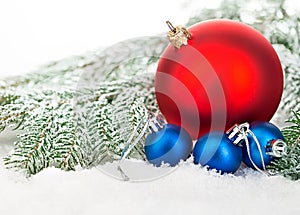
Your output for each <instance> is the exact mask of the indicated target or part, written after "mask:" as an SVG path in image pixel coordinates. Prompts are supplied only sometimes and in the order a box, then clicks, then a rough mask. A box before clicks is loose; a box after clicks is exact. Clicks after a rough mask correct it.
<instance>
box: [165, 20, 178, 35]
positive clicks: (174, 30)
mask: <svg viewBox="0 0 300 215" xmlns="http://www.w3.org/2000/svg"><path fill="white" fill-rule="evenodd" d="M166 23H167V25H168V27H169V28H170V30H171V31H173V32H174V33H176V28H174V26H173V25H172V23H171V22H170V21H166Z"/></svg>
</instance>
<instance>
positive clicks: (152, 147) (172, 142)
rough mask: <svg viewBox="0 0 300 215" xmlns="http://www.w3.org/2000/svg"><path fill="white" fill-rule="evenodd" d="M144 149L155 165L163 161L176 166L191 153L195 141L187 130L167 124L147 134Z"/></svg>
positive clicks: (149, 159) (148, 158)
mask: <svg viewBox="0 0 300 215" xmlns="http://www.w3.org/2000/svg"><path fill="white" fill-rule="evenodd" d="M157 128H158V127H157ZM144 149H145V153H146V157H147V160H148V161H149V162H150V163H152V164H154V165H155V166H160V165H161V164H162V162H163V163H167V164H170V165H171V166H176V165H177V164H178V163H179V162H180V160H186V159H187V158H188V156H189V155H190V154H191V152H192V150H193V142H192V139H191V137H190V135H189V134H188V133H187V132H186V130H184V129H183V128H181V127H180V126H177V125H173V124H166V125H164V127H162V128H158V130H157V131H154V132H153V133H150V134H149V135H148V136H147V138H146V142H145V146H144Z"/></svg>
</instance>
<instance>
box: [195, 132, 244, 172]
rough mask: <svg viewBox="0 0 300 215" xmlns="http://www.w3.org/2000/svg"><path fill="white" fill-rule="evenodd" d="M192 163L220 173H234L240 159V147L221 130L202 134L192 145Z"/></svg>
mask: <svg viewBox="0 0 300 215" xmlns="http://www.w3.org/2000/svg"><path fill="white" fill-rule="evenodd" d="M193 155H194V163H195V164H201V165H202V166H208V167H209V169H216V170H218V171H221V173H234V172H235V171H236V170H237V169H238V168H239V166H240V164H241V161H242V148H241V147H239V146H236V145H234V144H233V143H232V142H231V141H230V140H229V139H228V138H227V136H226V135H225V134H224V133H223V132H211V133H209V134H206V135H204V136H202V137H201V138H200V139H199V140H198V141H197V142H196V145H195V147H194V152H193Z"/></svg>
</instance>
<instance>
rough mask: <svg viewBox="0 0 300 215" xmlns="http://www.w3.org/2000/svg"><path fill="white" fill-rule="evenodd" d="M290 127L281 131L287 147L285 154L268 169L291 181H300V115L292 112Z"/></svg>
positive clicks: (288, 121) (289, 121)
mask: <svg viewBox="0 0 300 215" xmlns="http://www.w3.org/2000/svg"><path fill="white" fill-rule="evenodd" d="M287 123H289V124H290V125H289V126H287V127H285V128H284V129H283V130H282V133H283V135H284V138H285V141H286V143H287V145H288V148H287V154H286V155H284V156H283V157H282V158H280V159H276V160H275V161H273V162H272V163H271V165H270V166H269V167H268V169H269V170H270V171H271V172H273V173H275V174H280V175H283V176H285V177H288V178H290V179H292V180H298V179H300V113H299V112H293V116H292V117H291V118H290V119H289V120H287Z"/></svg>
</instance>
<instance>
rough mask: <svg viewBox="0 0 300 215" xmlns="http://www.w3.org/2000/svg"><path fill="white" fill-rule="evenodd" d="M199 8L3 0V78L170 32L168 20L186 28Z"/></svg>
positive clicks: (157, 1)
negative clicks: (112, 46)
mask: <svg viewBox="0 0 300 215" xmlns="http://www.w3.org/2000/svg"><path fill="white" fill-rule="evenodd" d="M201 2H202V1H201ZM218 2H219V1H216V0H214V1H209V3H207V2H206V3H205V6H215V5H217V4H218ZM197 4H198V7H199V5H201V3H199V2H198V3H196V1H193V2H191V0H185V1H184V0H176V1H174V0H173V1H172V0H164V1H161V0H151V1H143V0H105V1H102V0H51V1H50V0H49V1H41V0H26V1H22V0H19V1H18V0H9V1H5V0H0V76H2V77H3V76H7V75H11V74H22V73H25V72H28V71H31V70H34V69H35V68H36V67H37V66H39V65H40V64H45V63H47V62H49V61H52V60H59V59H61V58H64V57H68V56H71V55H76V54H83V53H85V52H86V51H90V50H95V49H97V48H99V47H103V46H108V45H111V44H113V43H116V42H120V41H122V40H124V39H128V38H133V37H139V36H153V35H156V34H158V33H162V32H166V31H167V30H168V28H167V26H166V24H165V21H166V20H170V21H172V22H173V23H174V25H178V24H184V23H186V21H187V20H188V18H189V17H190V16H191V15H192V11H195V10H194V8H195V7H194V5H197Z"/></svg>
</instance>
